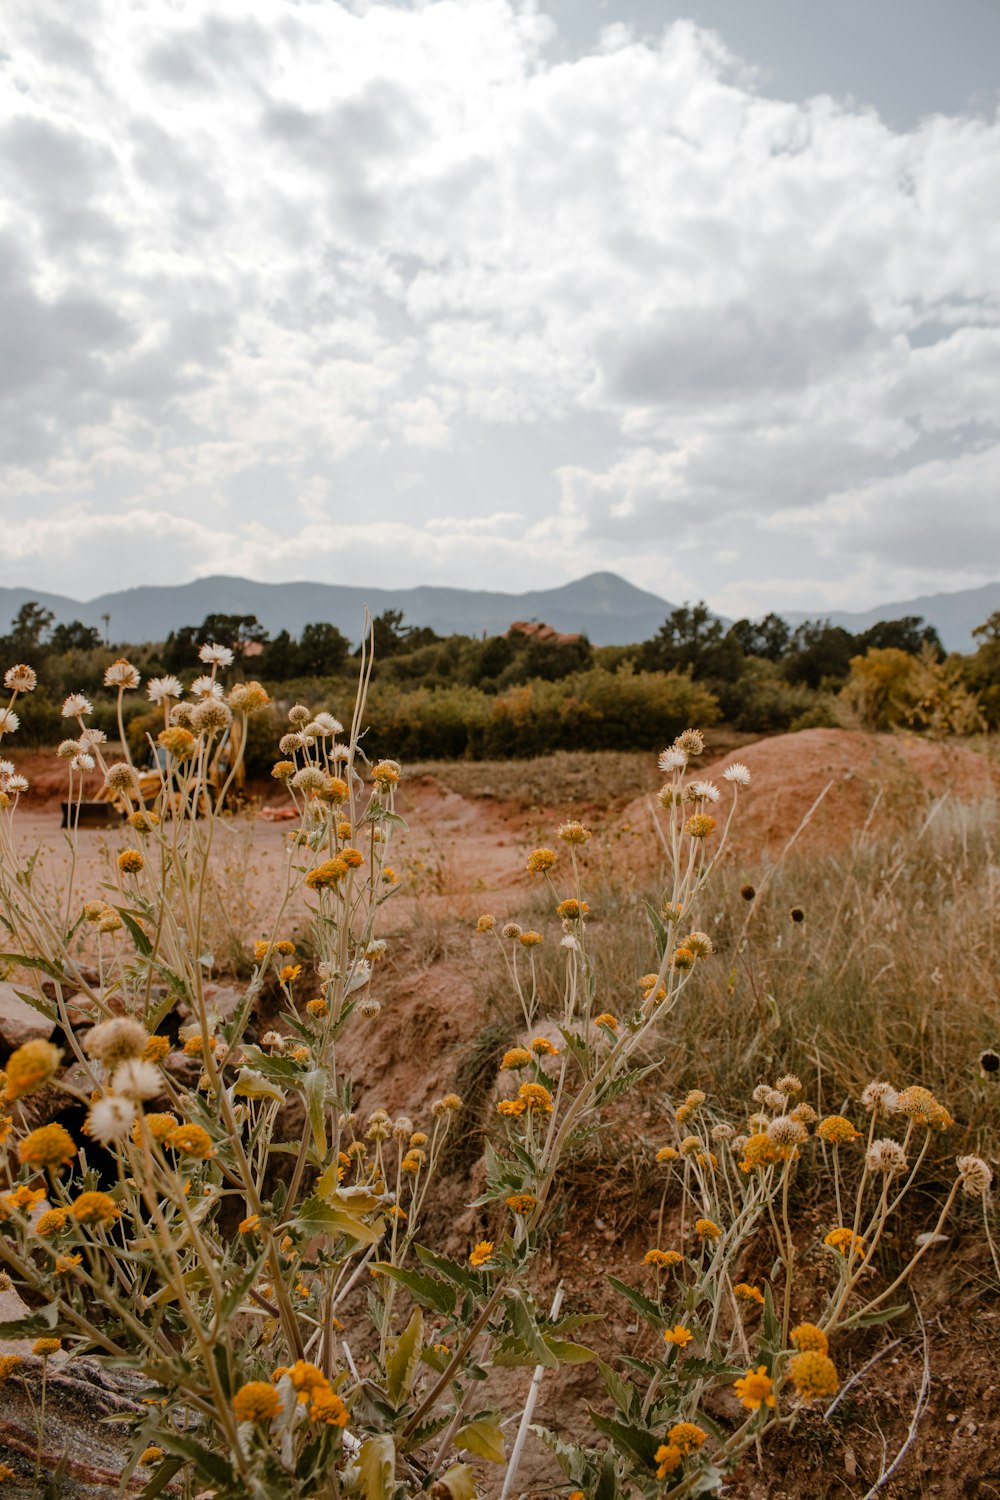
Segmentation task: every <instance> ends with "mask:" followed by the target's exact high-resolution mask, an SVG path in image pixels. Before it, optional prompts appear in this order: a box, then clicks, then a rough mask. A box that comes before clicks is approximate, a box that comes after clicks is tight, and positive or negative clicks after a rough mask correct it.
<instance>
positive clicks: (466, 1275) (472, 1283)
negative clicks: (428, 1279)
mask: <svg viewBox="0 0 1000 1500" xmlns="http://www.w3.org/2000/svg"><path fill="white" fill-rule="evenodd" d="M413 1248H414V1250H415V1251H416V1252H417V1257H418V1259H420V1260H422V1261H423V1263H424V1265H425V1266H429V1267H430V1269H431V1270H432V1271H436V1272H437V1273H438V1275H439V1276H443V1277H444V1278H445V1280H446V1281H451V1282H454V1284H455V1286H460V1287H461V1288H462V1291H463V1292H475V1293H480V1292H482V1289H483V1283H482V1278H481V1277H480V1276H479V1274H478V1273H477V1272H476V1271H470V1270H469V1269H468V1267H467V1266H463V1265H460V1264H459V1262H458V1261H457V1260H449V1259H448V1257H447V1255H438V1254H436V1253H435V1252H434V1251H433V1250H428V1249H426V1248H425V1246H423V1245H414V1247H413Z"/></svg>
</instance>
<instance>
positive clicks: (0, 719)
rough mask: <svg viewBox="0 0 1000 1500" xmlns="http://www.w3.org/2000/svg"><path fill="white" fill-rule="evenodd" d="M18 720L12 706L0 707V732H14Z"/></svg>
mask: <svg viewBox="0 0 1000 1500" xmlns="http://www.w3.org/2000/svg"><path fill="white" fill-rule="evenodd" d="M20 722H21V720H20V719H19V718H18V716H17V714H16V713H15V712H14V710H13V709H12V708H0V734H14V733H15V731H16V730H17V728H18V725H19V724H20Z"/></svg>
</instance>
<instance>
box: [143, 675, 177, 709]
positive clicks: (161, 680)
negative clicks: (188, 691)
mask: <svg viewBox="0 0 1000 1500" xmlns="http://www.w3.org/2000/svg"><path fill="white" fill-rule="evenodd" d="M183 691H184V689H183V687H182V686H181V681H180V678H179V677H151V678H150V680H149V682H148V683H147V684H146V697H147V698H148V699H149V701H150V703H162V702H163V700H164V698H179V697H180V696H181V694H182V693H183Z"/></svg>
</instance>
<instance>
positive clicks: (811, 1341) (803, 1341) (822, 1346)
mask: <svg viewBox="0 0 1000 1500" xmlns="http://www.w3.org/2000/svg"><path fill="white" fill-rule="evenodd" d="M788 1337H789V1339H790V1340H791V1342H792V1344H793V1345H794V1347H795V1348H796V1349H798V1350H800V1351H802V1352H803V1353H806V1352H809V1353H813V1354H827V1353H829V1349H830V1341H829V1339H828V1338H827V1336H826V1334H825V1333H824V1332H823V1330H822V1328H819V1327H817V1325H816V1324H815V1323H800V1324H799V1325H798V1327H796V1328H793V1329H792V1331H791V1333H790V1334H789V1335H788Z"/></svg>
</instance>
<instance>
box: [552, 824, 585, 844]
mask: <svg viewBox="0 0 1000 1500" xmlns="http://www.w3.org/2000/svg"><path fill="white" fill-rule="evenodd" d="M556 832H557V834H558V836H559V838H561V839H562V841H563V843H564V844H586V843H587V842H588V840H589V839H590V837H591V834H590V829H589V828H584V826H583V824H582V823H578V822H576V821H575V820H571V821H570V822H569V823H560V825H559V827H558V829H557V830H556Z"/></svg>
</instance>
